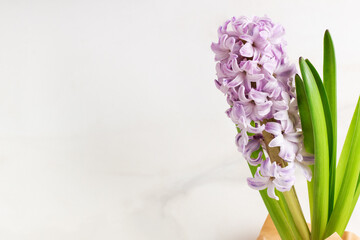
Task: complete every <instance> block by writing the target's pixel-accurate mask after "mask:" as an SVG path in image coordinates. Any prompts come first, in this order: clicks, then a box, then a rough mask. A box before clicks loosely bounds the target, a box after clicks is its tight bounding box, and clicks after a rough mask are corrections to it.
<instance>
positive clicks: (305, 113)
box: [295, 74, 314, 154]
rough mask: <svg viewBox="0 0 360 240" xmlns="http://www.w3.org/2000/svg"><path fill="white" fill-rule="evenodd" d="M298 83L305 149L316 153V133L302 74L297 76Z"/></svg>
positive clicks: (297, 95) (296, 82) (298, 99)
mask: <svg viewBox="0 0 360 240" xmlns="http://www.w3.org/2000/svg"><path fill="white" fill-rule="evenodd" d="M295 84H296V100H297V103H298V107H299V113H300V120H301V128H302V132H303V135H304V147H305V151H306V152H308V153H311V154H314V136H313V135H314V134H313V126H312V123H311V116H310V109H309V104H308V101H307V98H306V93H305V86H304V83H303V81H302V80H301V78H300V76H299V75H297V74H296V76H295Z"/></svg>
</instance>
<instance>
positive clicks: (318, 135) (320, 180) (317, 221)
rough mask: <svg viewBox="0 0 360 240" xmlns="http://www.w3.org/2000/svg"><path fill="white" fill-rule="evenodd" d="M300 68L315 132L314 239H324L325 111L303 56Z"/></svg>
mask: <svg viewBox="0 0 360 240" xmlns="http://www.w3.org/2000/svg"><path fill="white" fill-rule="evenodd" d="M299 63H300V70H301V75H302V78H303V80H304V85H305V92H306V96H307V101H308V103H309V110H310V116H311V122H312V125H313V133H314V146H315V148H314V150H315V151H314V155H315V159H316V160H315V165H314V176H313V181H314V196H316V197H315V198H313V216H312V219H311V224H312V225H313V226H316V228H313V229H312V232H311V238H312V239H322V237H323V235H324V233H325V228H326V223H327V220H328V210H329V209H328V208H329V206H328V204H329V202H328V201H329V146H328V137H327V129H326V120H325V113H324V109H323V103H322V100H321V96H320V92H319V89H318V86H317V83H316V80H315V78H314V76H313V74H312V72H311V69H310V68H309V66H308V65H307V63H306V62H305V60H304V59H303V58H300V60H299Z"/></svg>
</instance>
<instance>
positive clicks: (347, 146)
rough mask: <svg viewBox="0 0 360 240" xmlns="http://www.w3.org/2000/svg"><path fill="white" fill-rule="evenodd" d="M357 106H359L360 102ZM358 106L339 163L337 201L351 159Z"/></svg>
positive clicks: (336, 188) (336, 187) (336, 186)
mask: <svg viewBox="0 0 360 240" xmlns="http://www.w3.org/2000/svg"><path fill="white" fill-rule="evenodd" d="M357 104H358V105H359V102H358V103H357ZM358 105H357V106H356V108H355V112H354V114H353V117H352V119H351V123H350V126H349V130H348V133H347V135H346V138H345V142H344V146H343V148H342V151H341V154H340V158H339V163H338V166H337V168H336V184H335V200H336V199H337V196H338V194H339V191H340V187H341V184H342V181H343V178H344V174H345V170H346V165H347V161H348V158H349V153H350V147H351V142H352V139H353V135H354V130H355V124H356V119H357V114H358V113H357V111H358V108H359V106H358Z"/></svg>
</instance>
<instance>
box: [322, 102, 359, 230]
mask: <svg viewBox="0 0 360 240" xmlns="http://www.w3.org/2000/svg"><path fill="white" fill-rule="evenodd" d="M359 100H360V98H359ZM358 103H359V101H358ZM356 111H357V114H356V115H357V116H356V124H355V129H354V133H353V138H352V141H351V147H350V152H349V157H348V161H347V165H346V169H345V174H344V178H343V181H342V184H341V188H340V191H339V196H338V198H337V200H336V203H335V207H334V211H333V213H332V214H331V217H330V219H329V222H328V226H327V228H326V235H325V237H327V236H330V235H331V234H332V233H334V232H337V233H338V234H339V235H340V236H342V235H343V233H344V231H345V228H346V225H347V223H348V220H349V214H351V212H350V211H351V208H352V202H353V200H354V195H355V190H356V186H357V182H358V178H359V172H360V119H359V104H358V105H357V110H355V112H356Z"/></svg>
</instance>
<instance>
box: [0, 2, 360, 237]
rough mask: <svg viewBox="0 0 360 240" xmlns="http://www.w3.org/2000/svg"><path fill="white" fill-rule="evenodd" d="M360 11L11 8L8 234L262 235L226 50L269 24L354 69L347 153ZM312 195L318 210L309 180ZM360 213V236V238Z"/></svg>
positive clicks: (342, 81) (2, 87) (96, 5)
mask: <svg viewBox="0 0 360 240" xmlns="http://www.w3.org/2000/svg"><path fill="white" fill-rule="evenodd" d="M358 9H359V4H358V2H357V1H325V0H324V1H278V0H276V1H265V0H262V1H256V0H253V1H250V0H248V1H244V0H236V1H235V0H222V1H214V0H207V1H205V0H204V1H195V0H183V1H166V0H152V1H145V0H143V1H140V0H134V1H126V0H120V1H108V0H104V1H95V0H91V1H79V0H77V1H69V0H65V1H60V0H58V1H45V0H43V1H40V0H35V1H21V0H19V1H17V0H15V1H4V0H3V1H0V239H4V240H12V239H21V240H27V239H36V240H38V239H40V240H42V239H44V240H45V239H46V240H49V239H61V240H63V239H74V240H75V239H109V240H110V239H121V240H153V239H154V240H155V239H156V240H168V239H172V240H239V239H255V238H256V236H257V234H258V232H259V230H260V227H261V224H262V222H263V221H264V219H265V217H266V209H265V207H264V205H263V203H262V201H261V198H260V196H259V194H258V193H257V192H256V191H253V190H251V189H250V188H248V187H247V185H246V183H245V182H246V178H247V177H248V176H249V170H248V168H247V166H246V164H245V162H244V160H243V159H242V157H241V155H240V154H239V153H238V152H237V151H236V147H235V144H234V136H235V134H236V133H235V128H234V126H233V124H232V123H231V121H230V120H229V119H227V117H226V116H225V114H224V111H225V109H226V108H227V105H226V102H225V98H224V96H222V94H221V93H220V92H218V91H217V90H216V89H215V87H214V84H213V79H214V77H215V70H214V62H213V54H212V53H211V51H210V43H211V41H215V40H216V30H217V27H218V25H220V24H221V23H222V22H223V21H224V20H225V19H227V18H229V17H231V16H234V15H235V16H238V15H248V16H251V15H264V14H267V15H268V16H270V17H271V18H273V20H274V21H276V22H280V23H282V24H283V25H284V26H285V27H286V29H287V40H288V45H289V46H288V51H289V55H290V57H291V59H292V60H293V61H294V62H296V61H297V59H298V57H299V56H305V57H308V58H310V59H312V61H313V63H314V64H315V65H316V66H317V67H318V68H321V62H322V49H321V47H322V35H323V32H324V31H325V29H326V28H329V29H330V31H331V33H332V35H333V39H334V42H335V46H336V51H337V60H338V76H339V77H338V87H339V88H338V96H339V100H338V106H339V121H338V122H339V128H338V129H339V145H340V146H341V145H342V142H343V140H344V137H345V134H346V129H347V127H348V125H349V122H350V118H351V115H352V111H353V109H354V107H355V104H356V101H357V97H358V95H359V92H360V83H359V82H360V77H359V75H360V58H359V55H360V45H359V38H360V31H359V30H358V25H359V21H360V15H359V13H358ZM297 189H298V190H297V191H298V194H299V195H300V200H301V202H302V204H303V207H304V211H305V213H306V215H307V216H308V204H307V201H306V197H307V195H306V188H305V180H304V178H303V177H302V176H301V175H299V176H298V181H297ZM359 213H360V208H359V206H358V207H357V208H356V210H355V212H354V216H353V218H352V220H351V223H350V224H349V226H348V229H349V230H352V231H354V232H356V233H357V234H358V235H360V228H359V226H360V216H359Z"/></svg>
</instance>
